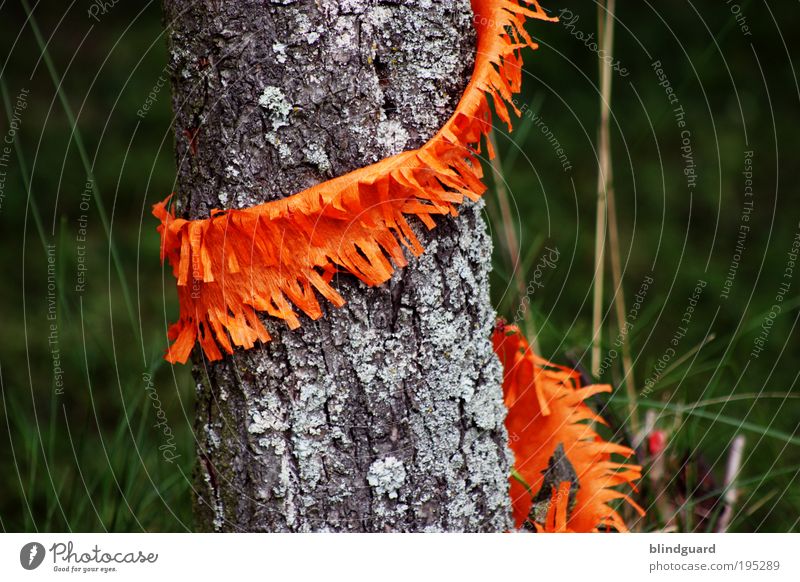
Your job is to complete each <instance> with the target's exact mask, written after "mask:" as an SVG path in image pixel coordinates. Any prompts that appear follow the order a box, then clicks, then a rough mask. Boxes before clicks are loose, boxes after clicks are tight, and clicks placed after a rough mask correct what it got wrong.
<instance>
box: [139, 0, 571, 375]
mask: <svg viewBox="0 0 800 582" xmlns="http://www.w3.org/2000/svg"><path fill="white" fill-rule="evenodd" d="M472 8H473V12H474V14H475V18H474V23H475V27H476V30H477V54H476V59H475V68H474V71H473V74H472V78H471V80H470V82H469V84H468V85H467V88H466V90H465V92H464V95H463V96H462V98H461V100H460V102H459V103H458V106H457V107H456V110H455V112H454V113H453V115H452V117H451V118H450V119H449V120H448V121H447V123H445V125H444V126H443V127H442V128H441V129H440V130H439V132H438V133H437V134H436V135H435V136H434V137H433V138H432V139H431V140H430V141H429V142H427V143H426V144H425V145H423V146H422V147H421V148H420V149H418V150H413V151H408V152H404V153H401V154H398V155H395V156H391V157H389V158H386V159H384V160H382V161H380V162H378V163H376V164H373V165H370V166H366V167H364V168H361V169H359V170H355V171H353V172H350V173H349V174H345V175H344V176H340V177H338V178H335V179H333V180H329V181H327V182H324V183H322V184H319V185H317V186H314V187H312V188H309V189H307V190H304V191H302V192H299V193H297V194H294V195H293V196H290V197H288V198H285V199H283V200H277V201H272V202H267V203H264V204H259V205H257V206H253V207H251V208H246V209H243V210H227V211H222V210H216V211H213V212H212V213H211V216H210V217H209V218H206V219H202V220H192V221H189V220H184V219H182V218H177V217H175V215H174V214H173V213H172V211H170V210H169V209H168V203H169V198H167V199H166V200H165V201H163V202H161V203H159V204H156V205H155V206H154V207H153V214H154V215H155V216H156V217H157V218H158V219H159V220H160V221H161V224H160V226H159V227H158V230H159V232H160V234H161V260H162V262H163V261H164V260H165V259H166V260H167V261H169V264H170V265H171V266H172V271H173V274H174V276H175V278H176V279H177V282H178V297H179V300H180V317H179V319H178V321H177V323H175V324H173V325H172V326H170V328H169V333H168V336H169V339H170V340H171V341H172V344H171V345H170V347H169V349H168V350H167V353H166V356H165V358H166V359H167V361H169V362H172V363H176V362H180V363H184V362H186V360H187V359H188V357H189V355H190V353H191V351H192V348H193V347H194V345H195V343H197V342H199V343H200V346H201V347H202V349H203V352H204V354H205V356H206V358H208V359H209V360H219V359H221V358H222V356H223V353H227V354H231V353H233V350H234V346H239V347H241V348H245V349H249V348H252V347H253V346H254V345H255V344H256V342H257V341H261V342H267V341H269V340H270V335H269V333H267V330H266V328H265V327H264V325H263V324H262V322H261V321H260V320H259V317H258V313H259V312H263V313H266V314H268V315H270V316H272V317H276V318H279V319H283V320H284V321H285V322H286V323H287V324H288V326H289V327H290V328H291V329H295V328H297V327H299V326H300V319H299V317H298V313H297V311H296V310H299V311H301V312H303V313H305V314H306V315H307V316H308V317H310V318H312V319H317V318H319V317H321V315H322V309H321V307H320V304H319V301H318V297H317V294H320V295H321V296H323V297H325V298H326V299H328V300H329V301H330V302H331V303H333V304H334V305H335V306H337V307H339V306H341V305H343V304H344V302H345V301H344V298H343V297H342V296H341V295H340V294H339V293H338V292H337V291H336V289H334V288H333V287H332V286H331V284H330V283H331V279H332V277H333V275H334V273H336V272H338V271H343V272H346V273H350V274H352V275H355V276H356V277H358V278H359V279H361V280H362V281H363V282H364V283H366V284H368V285H380V284H382V283H384V282H386V281H387V280H388V279H389V278H390V277H391V275H392V273H393V272H394V269H395V268H398V267H404V266H405V265H406V264H407V263H408V261H407V259H406V256H405V253H404V250H403V247H405V248H406V249H408V250H409V251H411V252H412V253H413V254H414V255H419V254H420V253H422V251H423V249H422V246H421V245H420V242H419V240H418V239H417V237H416V236H415V234H414V232H413V231H412V229H411V227H410V226H409V223H408V221H407V218H408V217H409V216H415V217H417V218H418V219H419V220H420V221H421V222H422V223H423V224H425V225H426V226H427V227H428V228H429V229H430V228H433V227H434V226H435V224H436V223H435V222H434V220H433V218H432V217H433V216H434V215H440V214H451V215H455V214H456V205H457V204H461V203H462V202H463V201H464V198H465V197H466V198H469V199H471V200H476V199H478V198H479V197H480V196H481V194H483V192H484V191H485V190H486V186H485V185H484V184H483V182H482V181H481V178H482V177H483V172H482V170H481V164H480V161H479V160H478V155H479V154H480V152H481V149H480V148H481V143H482V142H484V143H486V148H487V154H488V155H489V157H492V156H493V152H492V151H491V146H490V145H489V143H488V141H486V140H485V139H484V138H485V136H486V135H487V134H488V132H489V131H490V129H491V127H492V114H491V108H490V101H491V104H492V105H493V106H494V110H495V112H496V114H497V116H498V118H499V119H500V120H501V121H503V122H505V123H506V124H507V125H508V127H509V129H511V117H510V114H509V107H510V108H511V109H512V110H513V111H514V112H515V113H516V114H517V115H520V111H519V109H518V108H517V107H516V105H515V104H514V102H513V95H514V94H515V93H518V92H519V90H520V84H521V78H522V72H521V66H522V57H521V51H522V49H523V48H524V47H526V46H529V47H531V48H536V44H535V43H534V42H533V41H532V40H531V38H530V36H529V35H528V34H527V33H526V32H525V29H524V24H525V21H526V19H527V18H535V19H539V20H548V21H554V20H556V19H555V18H551V17H548V16H547V15H546V14H545V12H544V11H543V10H542V8H541V7H540V6H539V4H538V2H537V1H536V0H472Z"/></svg>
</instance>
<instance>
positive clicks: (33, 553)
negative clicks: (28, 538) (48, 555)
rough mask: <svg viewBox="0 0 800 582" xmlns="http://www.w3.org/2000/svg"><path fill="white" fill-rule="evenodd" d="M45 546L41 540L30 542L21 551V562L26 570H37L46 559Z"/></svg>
mask: <svg viewBox="0 0 800 582" xmlns="http://www.w3.org/2000/svg"><path fill="white" fill-rule="evenodd" d="M44 554H45V552H44V546H43V545H42V544H40V543H39V542H29V543H27V544H25V545H24V546H22V549H21V550H20V551H19V563H20V564H22V567H23V568H25V569H26V570H35V569H36V568H38V567H39V566H41V565H42V562H43V561H44Z"/></svg>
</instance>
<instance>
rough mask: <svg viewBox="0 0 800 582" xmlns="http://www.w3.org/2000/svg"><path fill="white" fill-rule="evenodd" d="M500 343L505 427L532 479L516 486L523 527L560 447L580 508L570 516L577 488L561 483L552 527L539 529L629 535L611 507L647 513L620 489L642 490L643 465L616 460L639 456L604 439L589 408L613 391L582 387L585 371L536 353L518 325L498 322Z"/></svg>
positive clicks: (518, 466)
mask: <svg viewBox="0 0 800 582" xmlns="http://www.w3.org/2000/svg"><path fill="white" fill-rule="evenodd" d="M493 343H494V349H495V352H496V353H497V355H498V357H499V358H500V362H501V363H502V364H503V370H504V375H503V397H504V400H505V404H506V407H507V408H508V416H507V417H506V429H507V430H508V435H509V446H510V448H511V450H512V451H513V452H514V459H515V461H514V469H515V471H516V473H517V475H518V476H520V477H521V478H522V479H523V480H524V481H525V485H523V484H522V483H520V481H519V479H518V478H515V477H513V476H512V477H511V478H510V480H509V481H510V485H511V502H512V509H513V513H514V521H515V523H516V525H517V527H522V525H523V524H525V522H526V521H528V519H529V514H530V510H531V507H532V502H533V497H534V496H535V495H536V494H537V493H538V492H539V490H540V489H541V488H542V486H543V484H544V483H543V481H544V475H543V471H544V470H545V469H546V468H547V466H548V462H549V460H550V458H551V456H553V453H554V451H555V449H556V447H557V446H558V445H559V444H561V445H563V447H564V451H565V453H566V456H567V459H568V460H569V462H570V463H571V464H572V467H573V468H574V470H575V473H576V474H577V482H578V484H577V487H578V488H577V492H576V495H575V505H574V507H573V508H571V509H569V512H568V507H567V506H568V499H569V491H570V483H569V482H563V483H560V484H559V486H558V488H557V489H556V488H555V487H554V488H553V492H552V498H551V503H550V507H549V511H548V514H547V519H546V523H534V525H535V527H536V529H537V530H539V531H574V532H591V531H601V530H609V529H612V530H616V531H627V527H626V525H625V522H624V520H623V519H622V517H621V516H620V515H619V513H617V511H616V510H615V509H614V508H613V507H611V505H609V503H610V502H612V501H613V500H615V499H623V500H625V501H626V502H627V503H629V504H630V505H631V506H632V507H633V508H634V509H636V511H638V512H639V513H640V514H641V515H644V511H643V510H642V508H641V507H639V506H638V505H637V504H636V503H635V502H634V501H633V500H632V499H631V498H630V497H629V496H628V495H627V494H626V493H624V492H622V491H619V490H617V486H619V485H624V486H628V487H630V488H633V489H634V490H635V486H634V481H636V480H638V479H640V478H641V467H639V466H637V465H627V464H624V463H619V462H615V461H612V460H611V455H612V454H616V455H622V456H623V457H629V456H630V455H632V454H633V451H632V450H631V449H629V448H628V447H625V446H622V445H618V444H614V443H609V442H606V441H604V440H603V439H602V438H601V437H600V436H599V435H598V434H597V432H596V431H595V430H594V429H593V428H592V426H591V423H600V424H605V421H604V420H603V419H602V418H601V417H600V416H598V415H597V414H595V413H594V412H593V411H592V410H591V409H590V408H589V407H588V406H587V405H586V404H585V402H584V401H585V400H586V399H587V398H589V397H591V396H592V395H594V394H597V393H600V392H610V391H611V387H610V386H607V385H593V386H586V387H581V384H580V374H579V373H578V372H576V371H575V370H572V369H570V368H566V367H564V366H558V365H556V364H552V363H550V362H548V361H547V360H544V359H542V358H540V357H539V356H537V355H536V354H534V353H533V351H532V350H531V348H530V346H529V345H528V342H527V340H526V339H525V338H524V337H523V335H522V334H521V333H520V331H519V329H518V328H517V327H516V326H514V325H505V324H503V323H502V322H500V323H498V325H497V327H496V328H495V332H494V337H493ZM526 485H527V487H526ZM548 493H549V492H548ZM567 512H568V513H569V515H568V516H567Z"/></svg>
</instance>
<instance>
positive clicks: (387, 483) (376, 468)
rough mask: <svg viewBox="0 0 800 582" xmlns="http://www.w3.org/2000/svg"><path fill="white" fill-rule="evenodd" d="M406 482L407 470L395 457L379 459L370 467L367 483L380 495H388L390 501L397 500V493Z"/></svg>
mask: <svg viewBox="0 0 800 582" xmlns="http://www.w3.org/2000/svg"><path fill="white" fill-rule="evenodd" d="M405 480H406V468H405V467H404V466H403V462H402V461H400V460H398V459H396V458H395V457H386V458H385V459H378V460H377V461H375V462H374V463H372V465H370V467H369V471H368V472H367V483H369V485H370V487H372V488H373V489H374V490H375V493H377V494H378V495H387V496H388V497H389V499H397V491H398V489H400V488H401V487H402V486H403V483H404V482H405Z"/></svg>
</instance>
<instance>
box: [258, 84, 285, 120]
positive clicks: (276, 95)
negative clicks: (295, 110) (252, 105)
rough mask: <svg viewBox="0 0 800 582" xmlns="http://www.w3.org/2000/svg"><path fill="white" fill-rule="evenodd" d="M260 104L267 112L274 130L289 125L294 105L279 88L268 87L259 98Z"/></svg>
mask: <svg viewBox="0 0 800 582" xmlns="http://www.w3.org/2000/svg"><path fill="white" fill-rule="evenodd" d="M258 104H259V105H260V106H261V107H263V108H264V109H266V110H267V112H268V113H269V117H270V120H271V121H272V129H273V130H275V131H277V130H278V129H280V128H281V127H284V126H286V125H289V113H291V111H292V104H291V103H289V101H288V100H287V99H286V95H284V94H283V91H281V90H280V88H278V87H273V86H271V85H267V86H266V87H264V90H263V91H262V92H261V97H259V98H258Z"/></svg>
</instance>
